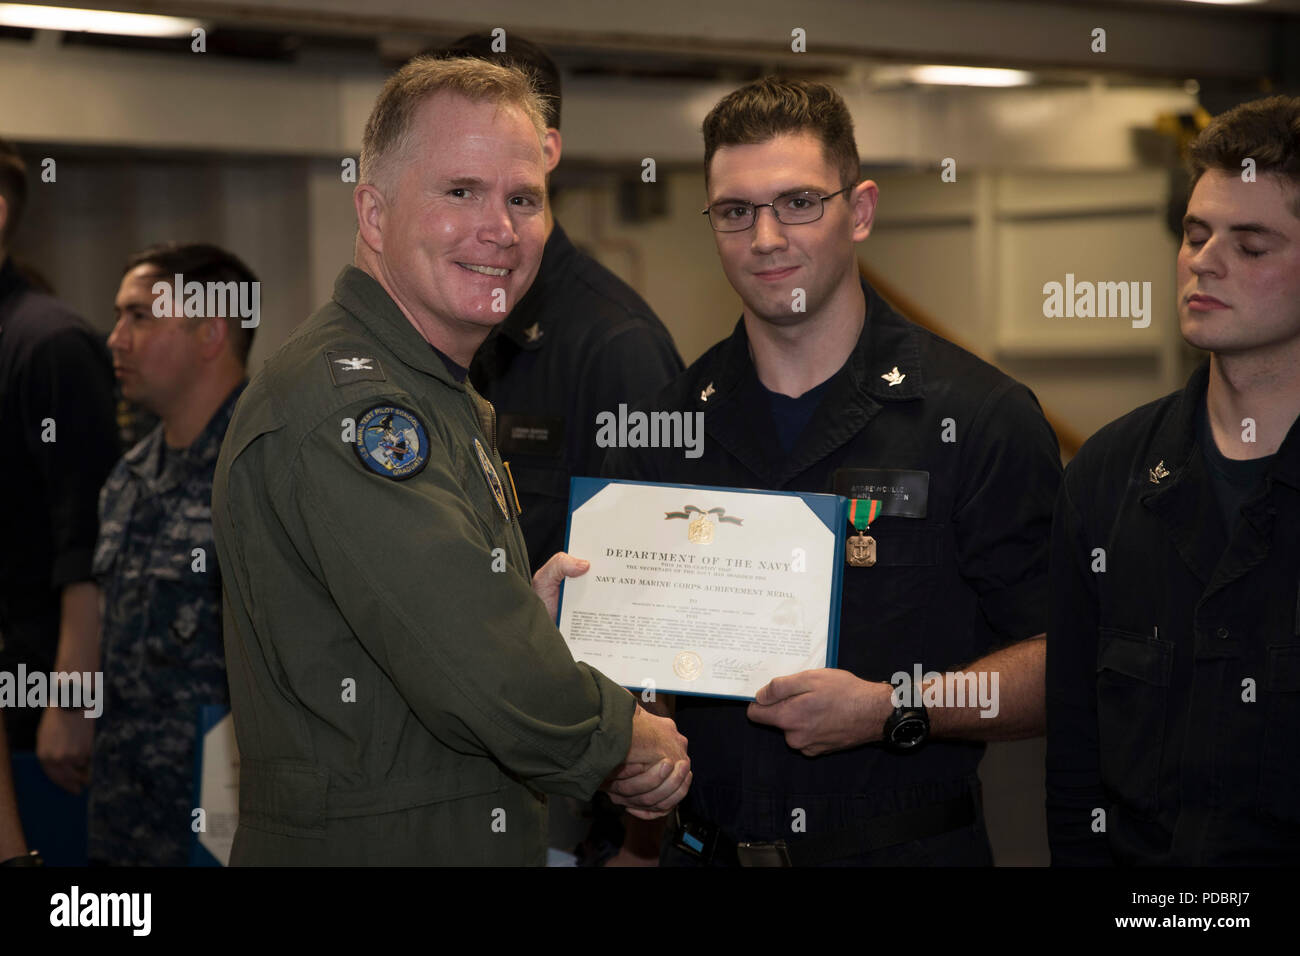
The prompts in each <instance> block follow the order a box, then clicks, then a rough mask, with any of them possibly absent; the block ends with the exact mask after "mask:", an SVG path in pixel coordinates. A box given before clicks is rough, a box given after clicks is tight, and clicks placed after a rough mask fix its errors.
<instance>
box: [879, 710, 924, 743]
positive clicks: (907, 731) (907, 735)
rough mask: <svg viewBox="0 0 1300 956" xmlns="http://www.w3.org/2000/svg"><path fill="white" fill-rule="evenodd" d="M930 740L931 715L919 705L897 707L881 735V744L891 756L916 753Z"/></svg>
mask: <svg viewBox="0 0 1300 956" xmlns="http://www.w3.org/2000/svg"><path fill="white" fill-rule="evenodd" d="M929 739H930V715H929V714H927V713H926V712H925V708H924V707H923V706H921V705H920V704H919V703H918V704H916V705H914V706H907V707H895V708H894V712H893V713H892V714H890V715H889V719H888V720H886V721H885V729H884V730H883V731H881V735H880V742H881V743H882V744H884V746H885V749H886V750H888V751H889V752H890V753H891V754H910V753H914V752H916V751H917V750H920V749H921V746H922V745H923V744H924V743H925V742H926V741H927V740H929Z"/></svg>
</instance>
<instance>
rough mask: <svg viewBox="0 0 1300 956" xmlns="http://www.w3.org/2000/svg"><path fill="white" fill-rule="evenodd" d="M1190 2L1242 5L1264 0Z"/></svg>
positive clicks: (1206, 0) (1196, 0) (1191, 1)
mask: <svg viewBox="0 0 1300 956" xmlns="http://www.w3.org/2000/svg"><path fill="white" fill-rule="evenodd" d="M1188 2H1189V3H1217V4H1220V5H1221V6H1225V7H1226V6H1242V5H1244V4H1247V3H1263V2H1264V0H1188Z"/></svg>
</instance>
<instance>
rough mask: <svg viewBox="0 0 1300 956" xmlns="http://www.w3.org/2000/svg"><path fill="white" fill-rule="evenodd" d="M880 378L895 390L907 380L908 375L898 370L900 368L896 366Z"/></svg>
mask: <svg viewBox="0 0 1300 956" xmlns="http://www.w3.org/2000/svg"><path fill="white" fill-rule="evenodd" d="M880 377H881V378H883V379H884V380H885V381H886V382H888V383H889V387H890V388H893V387H894V386H895V385H898V384H899V383H901V382H902V381H903V379H905V378H907V374H906V373H905V372H900V371H899V370H898V366H897V365H895V366H894V367H893V368H891V369H890V370H889V371H888V372H886V373H885V374H884V375H882V376H880Z"/></svg>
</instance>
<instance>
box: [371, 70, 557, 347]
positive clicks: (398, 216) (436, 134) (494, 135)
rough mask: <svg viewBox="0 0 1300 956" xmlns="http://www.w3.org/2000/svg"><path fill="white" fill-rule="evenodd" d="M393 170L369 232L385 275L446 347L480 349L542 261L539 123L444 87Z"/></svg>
mask: <svg viewBox="0 0 1300 956" xmlns="http://www.w3.org/2000/svg"><path fill="white" fill-rule="evenodd" d="M391 177H392V182H391V188H390V189H388V190H387V193H388V195H387V196H386V197H385V198H383V199H382V200H381V201H380V202H379V203H378V204H377V206H378V208H377V209H375V210H373V211H372V212H371V213H370V214H369V215H371V216H372V217H373V219H372V221H373V223H374V225H375V226H377V230H378V231H377V233H374V234H373V235H371V236H370V237H369V238H368V239H367V242H368V244H370V245H372V247H373V248H374V252H375V254H376V257H377V268H378V270H379V271H380V273H381V276H379V277H378V278H380V281H381V282H383V284H384V286H385V288H387V289H388V291H389V293H390V294H391V295H392V296H393V298H394V299H396V300H397V302H398V304H399V305H401V306H402V308H403V310H404V311H405V312H406V313H407V315H408V317H410V318H412V320H413V321H415V323H416V325H417V327H419V328H420V329H421V330H422V331H424V332H426V333H428V332H430V331H432V332H433V333H434V338H436V339H439V340H440V341H443V342H444V345H442V346H440V347H442V348H444V350H447V349H446V346H447V345H448V344H450V343H462V344H464V343H471V344H469V353H470V354H472V353H473V350H474V348H476V347H477V345H478V343H479V342H480V341H481V340H482V338H483V337H484V336H486V334H487V331H488V330H489V329H490V328H491V327H492V326H494V325H496V324H498V323H499V322H501V321H502V320H503V319H504V318H505V317H506V314H507V313H508V312H509V310H510V309H512V308H514V306H515V305H516V303H518V301H519V299H520V298H521V297H522V296H523V294H524V293H525V292H527V291H528V287H529V286H530V285H531V284H532V281H533V278H534V276H536V274H537V267H538V265H539V264H540V263H541V258H542V247H543V245H544V244H545V224H544V221H543V216H542V204H543V201H544V197H545V166H544V164H543V159H542V147H541V143H540V141H539V140H538V135H537V130H536V128H535V127H534V126H533V124H532V123H531V122H530V121H529V120H528V118H527V116H526V115H525V114H524V113H523V111H522V110H519V109H517V108H515V107H512V106H497V105H495V104H493V103H486V102H483V103H479V102H474V101H471V100H469V99H467V98H465V97H463V96H461V95H459V94H456V93H449V92H443V93H436V94H434V95H432V96H430V97H428V98H427V99H426V100H425V101H424V102H423V103H421V104H420V106H419V107H418V109H417V110H416V113H415V115H414V117H413V119H412V129H411V134H410V141H409V144H408V145H407V148H406V149H405V151H404V154H403V153H399V154H398V155H397V156H396V157H395V162H393V164H392V170H391ZM368 188H373V187H368ZM362 215H363V216H365V215H367V213H366V212H365V211H364V209H363V211H362ZM363 231H364V229H363ZM498 290H500V291H498ZM494 306H495V308H494ZM426 337H428V335H427V334H426ZM435 344H437V342H435ZM460 352H463V349H460V348H454V349H452V352H451V353H449V354H452V355H453V358H456V357H457V356H456V354H455V353H460Z"/></svg>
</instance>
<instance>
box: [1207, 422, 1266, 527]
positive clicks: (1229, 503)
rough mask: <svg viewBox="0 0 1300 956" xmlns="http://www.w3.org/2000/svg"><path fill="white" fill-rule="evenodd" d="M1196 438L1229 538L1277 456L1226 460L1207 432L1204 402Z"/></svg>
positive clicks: (1208, 427) (1210, 434)
mask: <svg viewBox="0 0 1300 956" xmlns="http://www.w3.org/2000/svg"><path fill="white" fill-rule="evenodd" d="M1198 437H1199V439H1200V444H1201V454H1202V455H1203V456H1204V457H1205V468H1206V471H1208V472H1209V473H1210V485H1211V486H1212V487H1213V488H1214V495H1215V497H1216V498H1217V499H1218V502H1219V510H1220V511H1221V512H1222V514H1223V523H1224V525H1225V526H1226V528H1227V531H1228V536H1229V537H1231V536H1232V529H1233V528H1234V527H1235V526H1236V524H1237V516H1238V515H1239V514H1240V513H1241V506H1242V505H1243V504H1245V502H1246V500H1247V499H1248V498H1250V497H1251V495H1253V494H1254V493H1255V490H1256V488H1257V487H1258V486H1259V483H1260V481H1262V480H1263V478H1264V472H1266V471H1268V466H1269V465H1270V464H1272V462H1273V459H1274V458H1275V457H1276V455H1265V456H1264V457H1263V458H1248V459H1244V460H1243V459H1238V458H1227V457H1225V456H1224V454H1223V453H1222V452H1220V451H1219V446H1218V445H1216V444H1215V443H1214V434H1213V432H1212V431H1211V429H1210V411H1209V407H1208V406H1207V405H1206V404H1205V403H1202V404H1201V415H1200V422H1199V424H1198Z"/></svg>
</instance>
